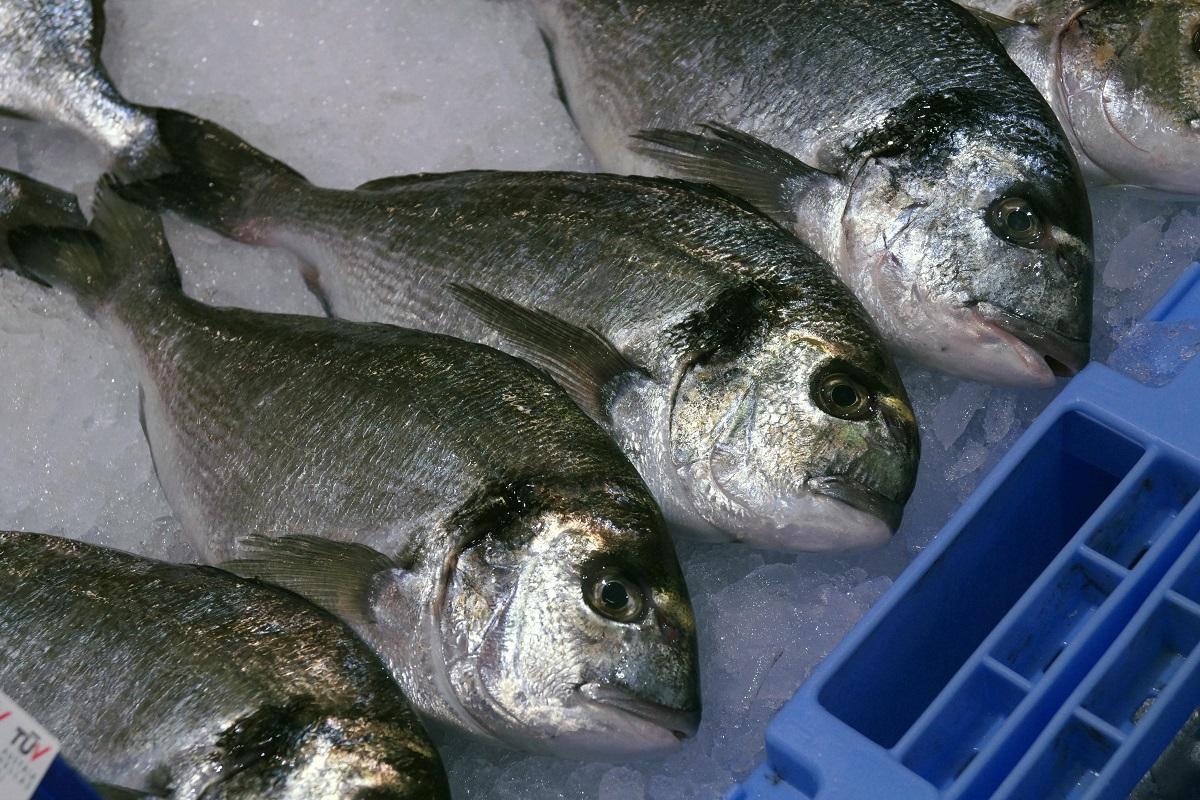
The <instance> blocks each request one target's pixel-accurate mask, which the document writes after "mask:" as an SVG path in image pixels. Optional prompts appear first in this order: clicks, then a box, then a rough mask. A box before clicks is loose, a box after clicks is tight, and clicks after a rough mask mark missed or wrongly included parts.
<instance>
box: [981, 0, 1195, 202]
mask: <svg viewBox="0 0 1200 800" xmlns="http://www.w3.org/2000/svg"><path fill="white" fill-rule="evenodd" d="M961 4H962V5H963V6H965V7H967V8H969V9H971V10H972V11H974V12H975V13H976V14H977V15H978V16H980V17H981V18H982V19H983V20H984V21H985V22H986V23H988V24H989V25H991V26H992V27H993V28H994V29H995V31H996V36H997V37H998V38H999V39H1000V41H1001V43H1003V45H1004V47H1005V48H1006V49H1007V50H1008V54H1009V55H1010V56H1011V57H1012V59H1013V61H1015V62H1016V63H1017V65H1018V66H1020V67H1021V69H1022V70H1024V71H1025V74H1026V75H1028V76H1029V78H1030V80H1032V81H1033V83H1034V85H1035V86H1037V87H1038V89H1039V90H1040V91H1041V93H1042V95H1043V96H1044V97H1045V98H1046V100H1047V101H1049V103H1050V105H1051V107H1052V108H1053V109H1054V113H1055V114H1057V115H1058V120H1059V122H1061V123H1062V126H1063V128H1064V130H1065V131H1066V133H1067V136H1068V137H1069V138H1070V140H1071V144H1072V146H1073V147H1074V149H1075V155H1076V156H1077V157H1078V159H1079V164H1080V167H1081V168H1082V169H1083V172H1084V176H1085V177H1086V178H1087V180H1088V182H1089V183H1091V184H1093V185H1099V186H1104V185H1124V186H1140V187H1144V188H1147V189H1154V190H1158V191H1164V192H1174V193H1179V194H1188V195H1200V2H1198V1H1197V0H1122V2H1103V3H1096V2H1084V0H1004V1H1003V2H995V1H994V0H991V1H989V0H961Z"/></svg>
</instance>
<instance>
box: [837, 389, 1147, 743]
mask: <svg viewBox="0 0 1200 800" xmlns="http://www.w3.org/2000/svg"><path fill="white" fill-rule="evenodd" d="M1143 452H1144V451H1143V448H1141V447H1140V446H1139V445H1137V444H1136V443H1134V442H1133V441H1131V440H1129V439H1128V438H1126V437H1124V436H1122V435H1121V434H1119V433H1117V432H1116V431H1115V430H1113V429H1112V428H1110V427H1108V426H1106V425H1104V424H1102V423H1100V422H1098V421H1096V420H1094V419H1093V418H1091V417H1088V416H1086V415H1084V414H1083V413H1081V412H1077V411H1068V412H1065V413H1064V414H1063V415H1062V416H1061V417H1059V418H1058V419H1057V420H1055V422H1054V423H1053V424H1052V425H1051V426H1050V427H1049V428H1048V429H1047V430H1046V431H1045V433H1044V435H1043V436H1042V437H1041V438H1040V439H1039V440H1038V441H1037V443H1036V444H1034V445H1033V446H1032V447H1031V448H1030V450H1029V451H1028V452H1027V453H1026V454H1025V456H1024V458H1023V459H1022V460H1021V462H1020V463H1019V464H1017V465H1016V467H1015V468H1014V469H1013V470H1012V471H1011V472H1009V474H1008V475H1007V476H1005V478H1004V480H1003V481H1002V482H1001V483H1000V484H999V485H998V487H997V488H996V490H995V491H994V492H993V493H992V494H991V496H990V497H988V498H987V500H986V501H985V502H984V503H983V504H982V505H981V506H980V507H979V508H978V509H977V510H976V511H975V512H974V513H972V514H971V515H970V516H969V517H968V518H967V521H966V522H965V524H964V526H963V528H962V530H961V531H959V532H958V533H957V535H956V536H954V537H953V539H952V540H951V543H950V544H949V546H948V547H947V548H946V549H945V550H944V551H943V552H942V553H941V554H940V556H939V558H938V559H937V560H936V561H935V562H934V563H933V564H931V565H930V567H929V568H928V569H927V570H926V571H925V572H924V573H923V574H922V575H921V576H920V578H919V579H918V580H917V581H916V582H915V583H914V584H913V585H912V586H911V587H910V588H909V591H908V592H907V594H905V595H904V597H903V598H901V599H900V600H899V601H898V602H897V603H896V604H895V605H894V606H892V607H891V609H889V612H888V616H887V618H886V619H884V620H882V621H881V624H878V625H876V626H874V627H873V628H872V629H871V631H870V633H869V634H867V635H866V636H865V637H864V638H863V640H862V641H861V642H859V643H858V646H857V647H856V648H855V650H854V651H853V652H851V653H850V654H849V655H848V657H846V659H845V660H844V661H843V662H842V664H841V665H840V667H839V668H838V669H837V670H836V671H835V672H833V673H832V674H831V675H830V676H829V678H828V679H827V680H826V682H825V684H824V686H823V687H822V688H821V690H820V692H819V694H818V701H819V702H820V704H821V705H822V706H823V707H824V708H825V709H826V710H827V711H829V713H830V714H832V715H833V716H835V717H837V718H838V719H840V720H842V721H843V722H845V723H846V724H847V725H849V726H850V727H852V728H854V729H855V730H857V731H858V732H859V733H862V734H863V735H864V736H867V737H868V738H870V739H872V740H873V741H875V742H876V743H877V744H879V745H881V746H882V747H885V748H891V747H893V746H895V744H896V742H898V741H899V740H900V738H901V737H902V736H903V735H904V734H905V732H906V731H908V729H909V728H910V727H911V726H912V724H913V723H914V722H915V721H916V720H917V718H918V717H920V715H921V714H922V713H923V712H924V711H925V709H926V708H928V707H929V705H930V704H931V703H932V702H933V700H934V699H935V698H936V697H937V696H938V694H939V693H940V692H941V691H942V690H943V689H945V688H946V685H947V684H948V683H949V681H950V679H951V678H952V677H953V676H954V674H955V673H956V672H958V670H959V669H960V668H961V667H962V666H963V664H964V663H965V662H966V660H967V658H968V657H969V656H970V655H971V654H972V653H973V652H974V651H975V649H976V648H978V647H979V645H980V643H981V642H982V641H983V640H984V638H985V637H986V636H987V635H988V634H989V633H990V632H991V631H992V629H993V628H994V627H995V626H996V624H997V623H998V622H999V621H1000V620H1001V619H1002V618H1003V617H1004V615H1005V614H1006V613H1008V611H1009V610H1010V609H1011V608H1012V607H1013V605H1014V604H1015V603H1016V602H1017V600H1018V599H1019V598H1020V597H1021V596H1022V595H1023V594H1024V593H1025V591H1026V590H1027V589H1028V588H1029V587H1030V585H1031V584H1032V583H1033V582H1034V580H1036V579H1037V577H1038V576H1039V575H1040V574H1041V573H1042V571H1043V570H1044V569H1045V568H1046V566H1047V565H1048V564H1049V563H1050V562H1051V561H1052V560H1053V559H1054V557H1055V556H1056V555H1058V553H1059V552H1060V551H1061V550H1062V549H1063V547H1064V546H1066V544H1067V543H1068V542H1070V541H1071V539H1072V538H1073V537H1074V535H1075V534H1076V532H1077V531H1078V530H1079V528H1080V527H1081V526H1082V525H1083V524H1084V523H1085V522H1087V520H1088V519H1089V518H1090V517H1091V516H1092V514H1093V513H1094V512H1095V511H1096V509H1097V508H1099V507H1100V505H1101V503H1103V502H1104V500H1105V499H1106V498H1107V497H1108V496H1109V495H1110V494H1111V493H1112V491H1113V490H1114V489H1115V488H1116V487H1117V485H1118V484H1119V483H1120V481H1121V479H1122V478H1123V477H1124V476H1125V475H1126V474H1127V473H1128V472H1129V471H1130V470H1131V469H1132V468H1133V467H1134V465H1135V464H1136V463H1137V460H1138V459H1139V458H1140V457H1141V455H1142V454H1143ZM883 664H886V665H888V667H887V668H886V669H883V668H881V665H883Z"/></svg>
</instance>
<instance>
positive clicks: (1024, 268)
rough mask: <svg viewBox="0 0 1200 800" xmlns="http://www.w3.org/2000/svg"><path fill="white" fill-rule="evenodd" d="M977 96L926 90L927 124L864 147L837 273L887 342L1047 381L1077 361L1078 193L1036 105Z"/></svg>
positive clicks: (970, 370) (1086, 295)
mask: <svg viewBox="0 0 1200 800" xmlns="http://www.w3.org/2000/svg"><path fill="white" fill-rule="evenodd" d="M1028 89H1029V92H1030V93H1031V94H1032V93H1033V88H1032V86H1030V87H1028ZM976 102H977V103H979V104H981V105H982V104H985V103H986V101H985V100H984V99H981V98H976V97H974V94H973V93H965V96H956V97H950V98H946V97H939V98H937V99H935V100H928V101H927V105H925V106H922V107H921V111H922V112H923V113H924V115H925V117H928V119H926V123H927V125H928V126H929V127H928V128H920V129H919V130H915V129H916V128H917V127H918V126H916V125H915V124H914V123H913V122H912V121H910V122H908V123H906V124H908V125H909V126H910V127H911V128H913V129H914V130H909V131H903V130H902V131H900V132H899V133H896V134H895V136H896V138H895V139H892V138H889V136H890V135H891V134H883V135H881V136H880V137H879V138H877V139H875V140H873V141H871V142H870V143H869V149H868V152H867V154H866V155H865V157H864V158H863V159H862V160H861V162H860V163H859V166H858V167H857V170H856V173H855V175H854V176H853V180H852V186H851V191H850V195H849V200H848V202H847V205H846V207H845V211H844V218H843V224H844V231H845V238H844V240H843V243H842V250H841V253H840V256H839V260H840V263H841V265H842V273H843V277H845V278H846V280H847V281H848V282H849V283H850V284H851V285H852V288H853V289H854V290H855V294H857V295H858V297H859V299H861V300H862V301H863V304H864V305H865V306H866V307H867V309H868V311H869V312H870V313H871V315H872V317H873V318H874V319H875V321H876V323H877V324H878V325H879V327H880V328H881V329H882V331H883V334H884V338H885V339H886V340H887V341H889V342H890V343H892V344H893V346H894V347H895V349H896V350H897V351H898V352H900V353H902V354H904V355H907V356H910V357H912V358H914V359H916V360H919V361H922V362H924V363H925V364H928V365H930V366H933V367H936V368H938V369H941V370H943V371H946V372H949V373H952V374H956V375H960V376H963V377H967V378H972V379H975V380H982V381H987V382H990V383H999V384H1009V385H1026V386H1049V385H1052V384H1053V383H1054V380H1055V376H1057V375H1072V374H1074V373H1075V372H1077V371H1078V370H1079V369H1080V368H1082V367H1083V365H1084V364H1085V363H1086V362H1087V359H1088V353H1089V339H1090V331H1091V300H1092V247H1091V243H1092V230H1091V212H1090V208H1089V205H1088V199H1087V194H1086V191H1085V189H1084V185H1083V182H1082V178H1081V176H1080V173H1079V169H1078V166H1077V165H1076V162H1075V160H1074V157H1073V156H1072V154H1071V152H1070V149H1069V147H1068V145H1067V142H1066V139H1065V137H1064V136H1063V135H1062V131H1061V129H1060V128H1059V127H1058V125H1057V123H1056V122H1054V120H1053V116H1052V114H1051V113H1050V111H1049V109H1048V108H1047V109H1045V117H1046V119H1044V120H1032V121H1031V120H1030V119H1029V118H1028V117H1027V116H1016V115H1010V114H1005V113H999V112H997V113H990V112H989V113H981V112H980V111H979V109H978V108H975V107H973V104H974V103H976ZM1038 102H1039V103H1040V102H1041V101H1040V100H1038ZM906 115H907V116H909V117H915V118H916V120H917V121H918V122H919V121H920V120H921V119H924V118H925V117H922V114H921V113H918V112H917V111H914V110H912V109H910V110H908V111H907V112H906Z"/></svg>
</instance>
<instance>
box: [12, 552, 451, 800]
mask: <svg viewBox="0 0 1200 800" xmlns="http://www.w3.org/2000/svg"><path fill="white" fill-rule="evenodd" d="M0 577H2V579H3V582H4V592H3V593H0V652H3V653H4V658H3V659H2V660H0V687H2V688H3V689H4V692H5V693H6V694H8V695H9V696H10V697H12V698H13V699H14V700H15V701H16V702H17V703H18V704H19V705H20V706H21V707H22V708H23V709H25V710H26V711H28V712H29V713H30V714H31V715H33V716H34V717H35V718H36V719H37V720H38V721H39V722H40V723H42V724H43V725H44V726H46V727H47V728H48V729H49V730H51V731H52V732H53V733H55V734H56V735H57V736H58V737H59V738H60V740H61V741H62V745H63V752H64V753H65V754H66V755H67V756H68V757H69V758H70V759H71V761H72V763H74V764H75V765H76V766H77V767H79V768H80V770H81V771H82V772H84V773H85V774H86V775H87V776H88V777H89V779H91V780H95V781H97V782H100V783H102V784H112V785H114V786H117V787H121V788H123V789H126V790H131V791H134V792H143V793H148V794H149V795H151V796H154V797H162V798H170V800H192V799H193V798H195V799H196V800H199V798H223V799H224V800H236V799H242V798H244V800H252V799H253V800H302V799H303V800H310V799H311V800H334V798H345V800H353V799H354V798H362V797H366V796H368V795H369V796H370V797H373V798H375V797H377V798H381V800H382V798H395V799H396V800H400V798H411V800H426V799H427V798H449V796H450V793H449V790H448V789H447V786H446V777H445V775H444V774H443V772H442V766H441V761H440V760H439V759H438V755H437V752H436V751H435V750H434V749H433V745H432V743H431V742H430V741H429V738H428V737H427V736H426V734H425V730H424V729H423V728H422V727H421V723H420V722H419V721H418V720H417V717H416V715H415V714H414V713H413V712H412V709H411V708H409V705H408V702H407V701H406V700H405V699H404V695H402V694H401V693H400V690H399V688H397V686H396V684H395V683H394V682H393V681H392V679H391V677H390V676H389V675H388V673H387V670H386V669H385V668H384V666H383V664H382V663H381V662H380V661H379V659H378V658H377V657H375V655H374V654H373V653H371V651H370V650H369V649H368V648H367V647H366V645H364V644H363V643H362V642H361V641H360V640H359V639H358V638H357V637H356V636H355V635H354V634H353V633H351V632H350V630H349V629H348V628H347V627H346V626H345V625H344V624H342V623H341V622H339V621H338V620H337V619H335V618H334V617H333V616H331V615H330V614H328V613H326V612H324V611H322V610H321V609H319V608H317V607H315V606H313V605H311V604H309V603H308V602H306V601H305V600H303V599H302V598H300V597H298V596H297V595H295V594H292V593H291V592H288V591H285V590H283V589H279V588H277V587H274V586H269V585H266V584H262V583H259V582H257V581H248V580H245V579H243V578H238V577H236V576H234V575H231V574H229V573H228V572H224V571H222V570H219V569H214V568H212V567H198V566H192V565H178V564H165V563H163V562H161V561H154V560H151V559H146V558H139V557H138V556H133V555H129V554H127V553H121V552H118V551H116V550H109V549H108V548H104V547H96V546H94V545H89V544H84V543H82V542H75V541H71V540H69V539H60V538H58V537H55V536H44V535H41V534H36V533H5V532H0ZM138 796H139V797H141V796H143V795H142V794H138Z"/></svg>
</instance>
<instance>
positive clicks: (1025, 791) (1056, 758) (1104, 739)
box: [1005, 717, 1120, 800]
mask: <svg viewBox="0 0 1200 800" xmlns="http://www.w3.org/2000/svg"><path fill="white" fill-rule="evenodd" d="M1119 746H1120V742H1115V741H1113V740H1112V739H1110V738H1109V737H1108V736H1106V735H1105V734H1104V733H1103V732H1102V731H1099V730H1097V729H1095V728H1093V727H1091V726H1090V725H1086V724H1084V723H1083V722H1082V721H1081V720H1079V719H1077V718H1074V717H1072V718H1070V719H1069V720H1068V722H1067V724H1066V725H1065V726H1064V727H1063V729H1062V730H1061V731H1060V732H1059V733H1058V735H1057V736H1055V737H1054V740H1053V741H1052V742H1051V743H1050V746H1049V747H1047V748H1046V750H1045V751H1044V752H1043V753H1042V754H1041V756H1040V757H1039V758H1038V759H1037V761H1036V762H1035V763H1034V764H1033V765H1032V768H1031V769H1029V770H1028V771H1027V772H1026V774H1025V778H1024V780H1022V781H1021V782H1020V784H1019V786H1018V787H1017V788H1016V791H1014V792H1009V793H1008V794H1006V795H1005V797H1014V798H1017V797H1020V798H1034V797H1036V798H1038V800H1079V799H1080V798H1082V797H1083V796H1084V795H1085V794H1086V793H1087V791H1088V789H1089V788H1091V787H1092V785H1093V784H1094V783H1095V782H1096V779H1097V778H1098V777H1099V776H1100V773H1101V772H1102V771H1103V770H1104V767H1105V766H1106V765H1107V764H1108V762H1109V760H1110V759H1111V758H1112V757H1113V754H1115V753H1116V751H1117V748H1118V747H1119Z"/></svg>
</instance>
